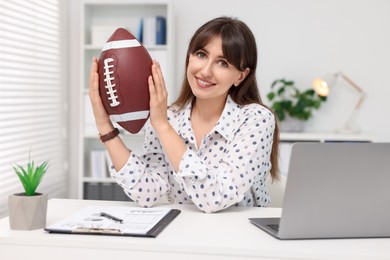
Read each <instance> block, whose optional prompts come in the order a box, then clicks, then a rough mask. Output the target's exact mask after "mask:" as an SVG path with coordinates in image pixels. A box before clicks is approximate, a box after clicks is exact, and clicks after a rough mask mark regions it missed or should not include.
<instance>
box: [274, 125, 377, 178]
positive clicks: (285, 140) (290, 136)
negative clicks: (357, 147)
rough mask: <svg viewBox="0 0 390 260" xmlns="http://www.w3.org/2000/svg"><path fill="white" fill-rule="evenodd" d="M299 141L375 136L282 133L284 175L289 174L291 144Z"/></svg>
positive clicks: (369, 139)
mask: <svg viewBox="0 0 390 260" xmlns="http://www.w3.org/2000/svg"><path fill="white" fill-rule="evenodd" d="M297 142H321V143H325V142H373V138H372V136H370V135H369V134H342V133H292V132H291V133H286V132H284V133H280V146H279V169H280V173H281V175H282V176H287V171H288V165H289V162H290V156H291V145H292V144H293V143H297Z"/></svg>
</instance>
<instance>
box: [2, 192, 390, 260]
mask: <svg viewBox="0 0 390 260" xmlns="http://www.w3.org/2000/svg"><path fill="white" fill-rule="evenodd" d="M87 205H105V206H108V205H110V206H126V205H129V206H134V205H133V204H132V203H130V202H116V201H115V202H113V201H91V200H67V199H52V200H50V201H49V205H48V216H47V225H50V224H53V223H54V222H57V221H59V220H61V219H63V218H65V217H67V216H70V215H72V214H74V213H75V212H77V211H78V210H80V209H82V208H83V207H85V206H87ZM162 206H167V205H162ZM169 206H171V207H174V208H178V209H181V210H182V213H181V214H180V215H179V216H178V217H177V218H176V219H175V220H174V221H173V222H172V223H171V224H170V225H169V226H168V227H167V228H166V229H165V230H163V232H162V233H161V234H160V235H159V236H158V237H157V238H137V237H113V236H100V235H66V234H49V233H47V232H45V231H44V230H42V229H39V230H34V231H15V230H10V229H9V224H8V218H4V219H1V220H0V256H1V257H0V258H1V259H26V258H27V257H28V259H56V260H61V259H94V260H95V259H105V260H107V259H119V258H118V257H126V258H127V259H134V258H131V257H138V259H170V260H171V259H181V260H182V259H185V260H191V259H197V260H198V259H202V260H206V259H270V258H278V259H280V258H283V259H313V258H315V259H340V258H341V259H390V249H389V248H390V239H383V238H382V239H318V240H294V241H281V240H278V239H275V238H273V237H271V236H270V235H268V234H266V233H264V232H263V231H262V230H260V229H258V228H257V227H255V226H254V225H252V224H251V223H250V222H249V221H248V218H249V217H275V216H280V213H281V210H280V209H278V208H243V207H232V208H230V209H228V210H226V211H222V212H219V213H214V214H205V213H201V212H199V211H198V210H197V209H196V208H195V207H194V206H191V205H169ZM34 254H35V256H34ZM3 257H4V258H3ZM184 257H185V258H184Z"/></svg>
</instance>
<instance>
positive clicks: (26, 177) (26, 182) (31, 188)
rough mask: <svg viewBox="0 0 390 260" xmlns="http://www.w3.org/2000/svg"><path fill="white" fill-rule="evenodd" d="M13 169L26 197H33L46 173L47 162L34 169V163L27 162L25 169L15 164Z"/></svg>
mask: <svg viewBox="0 0 390 260" xmlns="http://www.w3.org/2000/svg"><path fill="white" fill-rule="evenodd" d="M13 168H14V171H15V173H16V174H17V175H18V177H19V179H20V182H21V183H22V185H23V188H24V191H25V193H26V195H27V196H33V195H34V194H35V191H36V189H37V188H38V186H39V184H40V183H41V181H42V178H43V176H44V175H45V173H46V171H47V168H48V161H45V162H43V163H42V164H41V165H39V166H37V167H35V163H34V161H29V162H28V163H27V167H26V169H25V168H24V167H23V166H22V165H19V164H16V166H13Z"/></svg>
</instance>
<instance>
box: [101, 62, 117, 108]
mask: <svg viewBox="0 0 390 260" xmlns="http://www.w3.org/2000/svg"><path fill="white" fill-rule="evenodd" d="M113 62H114V59H113V58H106V59H104V83H105V88H106V90H107V92H106V93H107V95H108V100H109V101H110V106H111V107H116V106H119V104H120V102H119V100H118V96H117V94H116V92H117V90H116V89H115V86H116V84H115V83H114V79H115V78H114V64H113Z"/></svg>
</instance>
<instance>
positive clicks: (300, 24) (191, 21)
mask: <svg viewBox="0 0 390 260" xmlns="http://www.w3.org/2000/svg"><path fill="white" fill-rule="evenodd" d="M172 2H173V8H174V14H175V19H176V21H175V22H176V24H175V29H176V31H175V34H176V49H177V53H176V54H175V55H176V61H177V64H176V76H177V78H178V80H177V85H178V87H179V85H180V82H181V77H182V74H183V68H184V58H185V52H186V48H187V44H188V42H189V39H190V37H191V36H192V34H193V33H194V31H195V30H196V29H197V28H198V27H199V26H200V25H201V24H203V23H204V22H206V21H207V20H209V19H211V18H214V17H217V16H221V15H227V16H235V17H238V18H240V19H241V20H243V21H244V22H246V23H247V24H248V25H249V27H250V28H251V29H252V31H253V32H254V34H255V37H256V40H257V43H258V49H259V65H258V80H259V83H260V91H261V93H262V96H263V100H264V101H266V97H265V96H266V93H267V92H268V90H269V86H270V84H271V83H272V81H273V80H275V79H277V78H282V77H286V78H289V79H292V80H295V82H296V84H297V85H298V86H301V87H302V88H307V87H310V85H311V81H312V79H313V78H315V77H317V76H322V75H326V74H329V73H333V72H337V71H340V70H341V71H343V72H344V73H345V74H347V75H348V76H349V77H350V78H352V79H353V81H355V82H356V83H357V84H358V85H360V86H361V87H362V88H364V90H365V91H366V92H367V96H366V99H365V102H364V103H363V105H362V107H361V110H360V111H359V113H358V114H357V117H356V122H357V124H358V125H359V127H360V129H361V131H362V132H366V133H371V134H372V135H373V137H374V138H375V139H376V140H378V141H387V142H388V141H390V134H389V133H390V120H389V119H388V117H389V116H388V115H387V113H389V112H390V102H386V101H387V99H388V97H389V96H390V84H389V82H388V81H387V79H388V75H389V73H390V63H389V61H390V48H389V46H390V15H389V14H390V1H388V0H357V1H356V0H355V1H354V0H316V1H312V0H241V1H227V0H212V1H210V0H197V1H189V0H172ZM343 87H346V88H348V86H343ZM350 90H352V88H351V89H350ZM351 95H353V93H352V92H351ZM352 98H353V97H347V96H345V100H346V101H347V102H348V101H349V102H350V101H351V99H352ZM328 101H329V102H327V103H326V104H325V106H324V107H323V108H322V110H320V111H319V112H318V113H317V117H316V118H315V119H313V120H311V121H310V122H308V125H307V127H306V130H307V131H317V132H319V131H333V130H335V129H336V128H337V127H338V126H339V124H338V123H339V122H340V121H343V119H344V118H346V113H347V114H348V111H345V110H348V109H349V110H350V108H351V107H352V106H353V104H350V106H347V105H348V104H347V105H344V104H342V103H340V102H341V101H342V100H340V99H338V100H336V98H333V99H332V97H329V100H328ZM343 111H344V112H343Z"/></svg>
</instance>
